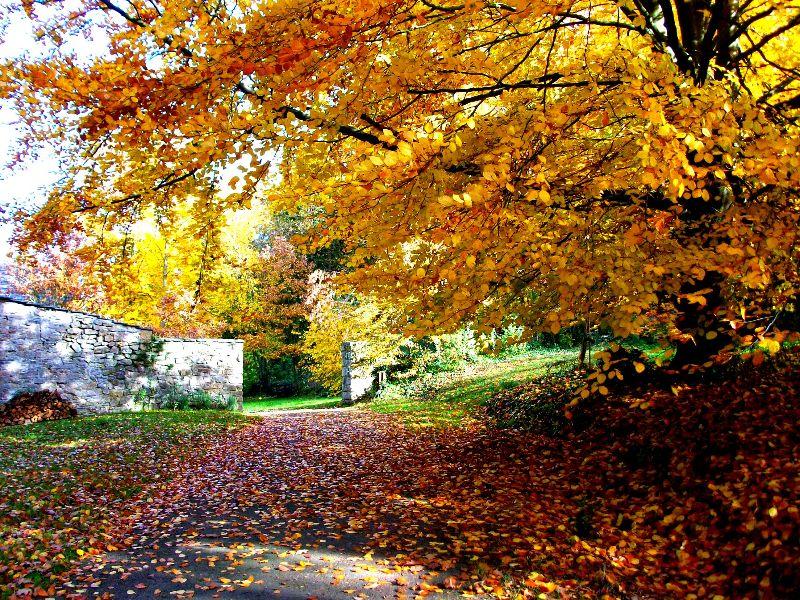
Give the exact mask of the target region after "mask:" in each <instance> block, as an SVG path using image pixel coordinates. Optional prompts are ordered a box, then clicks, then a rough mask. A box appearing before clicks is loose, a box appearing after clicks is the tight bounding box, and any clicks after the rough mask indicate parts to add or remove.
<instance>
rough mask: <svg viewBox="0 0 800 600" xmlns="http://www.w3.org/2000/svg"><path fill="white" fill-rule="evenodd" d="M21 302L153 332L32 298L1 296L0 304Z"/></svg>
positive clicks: (23, 304)
mask: <svg viewBox="0 0 800 600" xmlns="http://www.w3.org/2000/svg"><path fill="white" fill-rule="evenodd" d="M5 303H10V304H21V305H22V306H30V307H33V308H39V309H41V310H52V311H55V312H62V313H67V314H70V315H81V316H84V317H92V318H93V319H97V320H98V321H105V322H106V323H113V324H114V325H122V326H123V327H130V328H132V329H139V330H141V331H150V332H151V333H152V331H153V330H152V329H150V328H149V327H142V326H141V325H131V324H130V323H124V322H123V321H117V320H115V319H109V318H108V317H101V316H100V315H96V314H94V313H88V312H83V311H80V310H69V309H68V308H62V307H60V306H52V305H50V304H40V303H38V302H31V301H30V300H20V299H18V298H11V297H9V296H0V304H5Z"/></svg>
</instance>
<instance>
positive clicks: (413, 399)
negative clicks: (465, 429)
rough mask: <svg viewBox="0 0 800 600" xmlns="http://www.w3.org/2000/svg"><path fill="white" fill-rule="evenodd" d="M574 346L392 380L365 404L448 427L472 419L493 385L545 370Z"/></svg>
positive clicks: (569, 355) (564, 359) (419, 423)
mask: <svg viewBox="0 0 800 600" xmlns="http://www.w3.org/2000/svg"><path fill="white" fill-rule="evenodd" d="M576 357H577V354H576V352H574V351H571V350H570V351H554V352H543V353H540V354H538V355H533V356H525V357H521V358H514V359H510V360H502V361H499V360H498V361H495V360H486V361H481V362H479V363H478V364H476V365H474V366H473V367H472V368H471V369H469V370H465V371H459V372H454V373H438V374H436V375H427V376H424V377H422V378H420V379H418V380H416V381H414V382H411V383H410V384H405V385H404V384H392V385H389V386H387V387H386V388H385V389H384V390H382V392H381V394H380V395H379V397H378V398H376V399H375V400H373V401H372V402H370V403H369V404H367V405H366V407H367V408H368V409H369V410H372V411H374V412H377V413H383V414H397V415H399V416H400V417H401V418H402V419H403V421H404V422H405V423H406V424H408V425H411V426H416V427H431V426H433V427H447V426H454V425H466V424H469V423H470V422H473V421H474V419H475V413H476V411H477V409H478V408H479V407H480V406H481V405H482V404H483V403H484V402H485V401H486V400H488V399H489V398H490V397H491V396H492V395H494V394H495V393H497V392H498V391H501V390H504V389H509V388H512V387H516V386H517V385H520V384H521V383H525V382H527V381H530V380H531V379H535V378H536V377H540V376H542V375H545V374H546V373H547V372H548V371H550V370H552V369H554V368H556V367H558V366H561V365H564V364H565V363H569V362H574V361H575V360H576Z"/></svg>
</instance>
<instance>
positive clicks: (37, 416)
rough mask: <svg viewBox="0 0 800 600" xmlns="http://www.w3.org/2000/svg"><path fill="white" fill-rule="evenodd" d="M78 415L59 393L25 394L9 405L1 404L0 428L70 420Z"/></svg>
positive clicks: (40, 392)
mask: <svg viewBox="0 0 800 600" xmlns="http://www.w3.org/2000/svg"><path fill="white" fill-rule="evenodd" d="M77 414H78V411H77V410H76V409H75V406H73V405H72V403H70V402H68V401H67V400H64V399H63V398H62V397H61V395H60V394H59V393H58V392H55V391H50V390H40V391H36V392H23V393H20V394H17V395H16V396H14V397H13V398H12V399H11V400H9V401H8V402H7V403H5V404H0V426H4V425H23V424H28V423H39V422H41V421H54V420H57V419H69V418H71V417H75V416H77Z"/></svg>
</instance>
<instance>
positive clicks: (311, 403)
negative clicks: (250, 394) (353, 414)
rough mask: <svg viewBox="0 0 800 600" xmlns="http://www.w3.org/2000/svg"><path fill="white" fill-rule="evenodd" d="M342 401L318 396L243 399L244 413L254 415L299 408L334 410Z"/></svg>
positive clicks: (337, 398) (336, 398)
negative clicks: (268, 411)
mask: <svg viewBox="0 0 800 600" xmlns="http://www.w3.org/2000/svg"><path fill="white" fill-rule="evenodd" d="M341 403H342V399H341V398H339V397H335V398H321V397H319V396H298V397H296V398H265V397H261V396H257V397H254V398H245V400H244V412H245V413H255V412H263V411H267V410H296V409H299V408H336V407H337V406H339V405H340V404H341Z"/></svg>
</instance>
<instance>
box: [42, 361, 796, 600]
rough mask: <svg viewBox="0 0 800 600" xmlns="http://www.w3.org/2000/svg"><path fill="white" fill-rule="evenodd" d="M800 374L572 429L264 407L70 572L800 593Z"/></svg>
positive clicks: (346, 594)
mask: <svg viewBox="0 0 800 600" xmlns="http://www.w3.org/2000/svg"><path fill="white" fill-rule="evenodd" d="M798 391H800V374H798V372H797V371H796V370H790V371H786V372H784V373H782V374H779V375H776V374H773V375H757V374H756V375H752V376H750V377H747V378H742V379H740V380H738V381H736V382H728V383H725V384H714V385H705V386H695V387H691V388H688V387H687V388H683V389H680V390H678V393H677V395H676V394H675V393H673V392H671V391H651V392H648V393H646V394H644V395H643V396H641V397H638V398H636V399H635V400H634V399H623V400H618V401H614V402H609V403H608V404H606V405H603V406H602V408H601V411H602V412H601V414H600V415H599V416H598V419H597V420H596V422H595V423H594V424H593V426H592V427H591V428H589V429H587V430H586V431H584V432H582V433H580V434H569V435H567V436H566V437H565V438H563V439H554V438H552V437H548V436H546V435H538V434H534V433H525V432H515V431H508V430H506V431H502V430H501V431H498V430H492V429H489V428H485V427H480V426H473V427H469V428H450V429H427V430H421V429H418V428H411V427H405V426H403V425H402V424H401V423H400V422H398V420H397V419H396V418H393V417H391V416H378V415H374V414H371V413H368V412H356V413H352V412H351V413H344V414H335V413H332V414H330V413H329V414H321V415H318V414H315V415H298V416H295V415H290V416H277V417H272V418H267V419H264V420H262V421H261V422H260V423H258V424H257V425H255V426H253V427H248V428H245V429H242V430H240V431H238V432H236V433H235V434H232V435H227V436H222V437H220V438H219V439H218V441H217V443H214V444H211V445H208V446H207V447H206V448H205V450H204V453H203V456H202V459H199V460H195V461H194V462H193V463H192V467H191V469H188V470H187V471H186V472H185V473H184V476H182V477H179V478H173V479H172V481H171V482H170V483H168V484H165V485H164V486H161V487H158V488H154V490H153V492H152V496H153V497H152V503H150V505H148V507H147V509H146V514H145V513H143V515H142V517H141V518H140V519H139V521H138V522H137V523H136V524H135V527H134V533H135V539H134V541H133V544H132V546H131V547H130V548H129V549H128V550H127V551H126V552H124V553H116V554H110V555H107V556H96V557H93V558H92V559H91V560H90V561H88V562H85V563H84V566H83V568H82V570H81V571H80V572H77V573H73V574H72V576H71V578H70V580H69V581H68V582H67V583H66V584H65V586H64V587H63V588H60V589H59V590H58V592H59V594H62V595H67V594H69V593H72V594H74V595H76V596H82V595H89V596H90V595H102V594H106V595H107V596H114V597H124V596H125V595H126V594H127V595H130V594H129V593H128V592H129V591H130V590H133V591H134V593H135V592H136V591H137V590H141V588H139V587H137V586H139V585H145V586H146V587H147V589H148V590H156V589H157V590H160V591H159V594H163V595H164V596H167V597H175V596H177V597H190V596H192V595H195V594H197V595H198V596H200V595H203V594H210V595H206V596H203V597H219V596H224V595H226V594H229V595H237V596H242V597H245V596H246V595H247V594H253V596H246V597H258V596H256V595H264V594H275V595H276V596H278V597H280V595H281V594H284V596H285V597H291V598H294V597H298V595H297V594H299V593H300V591H299V590H305V591H307V595H306V596H307V597H308V596H317V597H321V598H327V599H333V598H340V597H341V598H382V597H409V598H413V597H417V598H424V597H426V596H431V597H440V598H446V597H450V596H452V595H453V594H456V593H461V594H470V595H475V596H477V595H487V596H494V597H522V598H547V597H554V598H555V597H567V598H572V597H580V596H583V597H601V596H606V597H610V598H629V597H632V596H634V595H638V596H639V597H643V598H676V597H681V598H692V597H697V598H714V597H722V598H745V597H753V598H755V597H775V598H787V597H791V594H792V593H793V592H794V591H796V590H797V589H798V587H800V581H798V573H800V548H799V547H798V545H799V544H798V538H799V534H800V518H799V517H798V508H797V507H798V505H799V501H800V497H799V496H800V461H798V456H797V450H796V448H797V442H798V440H799V439H800V426H798V418H797V417H798V406H797V395H798ZM642 406H646V409H642ZM291 592H294V593H295V595H291ZM303 593H305V592H303ZM153 594H154V595H156V594H155V592H153ZM170 594H171V596H170Z"/></svg>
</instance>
